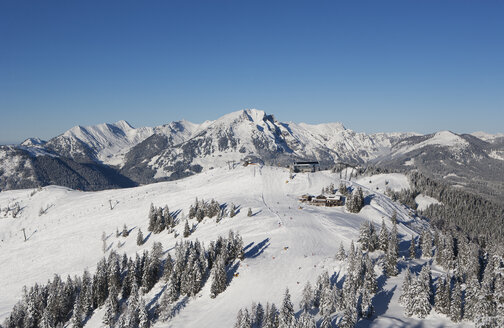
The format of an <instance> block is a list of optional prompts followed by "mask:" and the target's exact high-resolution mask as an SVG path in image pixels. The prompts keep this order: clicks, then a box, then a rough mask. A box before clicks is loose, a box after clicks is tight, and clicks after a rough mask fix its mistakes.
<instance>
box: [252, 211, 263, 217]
mask: <svg viewBox="0 0 504 328" xmlns="http://www.w3.org/2000/svg"><path fill="white" fill-rule="evenodd" d="M261 212H262V210H259V211H257V212H255V213H252V216H256V215H257V214H259V213H261Z"/></svg>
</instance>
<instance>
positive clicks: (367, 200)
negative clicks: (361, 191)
mask: <svg viewBox="0 0 504 328" xmlns="http://www.w3.org/2000/svg"><path fill="white" fill-rule="evenodd" d="M374 198H375V195H367V196H366V197H364V206H365V205H371V201H372V200H373V199H374Z"/></svg>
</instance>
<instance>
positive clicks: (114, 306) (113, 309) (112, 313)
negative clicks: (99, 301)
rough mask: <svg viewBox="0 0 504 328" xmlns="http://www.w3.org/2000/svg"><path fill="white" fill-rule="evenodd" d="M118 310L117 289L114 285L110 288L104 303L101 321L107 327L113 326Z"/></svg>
mask: <svg viewBox="0 0 504 328" xmlns="http://www.w3.org/2000/svg"><path fill="white" fill-rule="evenodd" d="M118 312H119V303H118V301H117V291H116V289H115V287H114V286H112V288H111V292H110V294H109V297H108V298H107V302H106V303H105V315H104V316H103V323H104V324H106V325H107V326H108V327H114V324H115V322H116V318H117V314H118Z"/></svg>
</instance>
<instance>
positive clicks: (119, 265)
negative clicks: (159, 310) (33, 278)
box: [4, 243, 162, 328]
mask: <svg viewBox="0 0 504 328" xmlns="http://www.w3.org/2000/svg"><path fill="white" fill-rule="evenodd" d="M161 255H162V247H161V244H159V243H155V244H154V246H153V250H152V252H151V254H149V252H147V251H146V252H144V253H143V255H142V257H140V256H138V255H137V257H136V259H135V260H133V259H131V258H129V259H128V258H127V256H126V255H123V256H122V257H121V256H119V255H118V254H117V253H116V252H113V251H112V252H111V253H110V254H109V256H108V258H103V259H102V260H100V261H99V262H98V264H97V268H96V272H95V274H94V275H93V276H91V274H90V273H89V272H88V271H87V270H86V271H84V273H83V275H82V277H77V276H76V277H74V278H73V279H72V278H70V277H67V279H66V281H63V280H62V279H61V278H60V277H59V276H58V275H55V276H54V278H53V280H52V281H49V282H48V283H47V285H42V286H40V285H38V284H35V285H34V286H33V287H31V288H30V289H29V290H28V289H26V288H24V291H25V292H24V294H23V297H22V299H21V301H19V302H18V303H17V304H16V305H15V306H14V308H13V310H12V312H11V314H10V316H9V317H8V318H7V319H6V321H5V323H4V326H5V328H35V327H60V326H61V327H62V326H63V325H64V324H66V323H67V322H69V321H70V323H71V326H72V327H77V328H79V327H82V326H83V324H84V321H85V319H86V317H88V316H89V315H91V314H92V313H93V311H94V310H95V309H97V308H99V307H102V306H104V307H105V316H104V323H105V324H107V325H109V326H112V325H114V324H115V323H116V322H118V325H117V327H127V328H130V327H142V328H145V327H148V326H149V316H148V315H147V310H146V308H145V303H143V301H142V300H141V299H140V296H139V293H140V291H141V289H142V290H143V291H144V292H146V291H148V290H150V288H152V286H153V285H154V284H155V283H156V282H157V279H158V277H159V275H160V272H161V270H162V267H161ZM121 299H124V300H125V302H124V303H123V304H124V305H123V307H122V308H120V307H119V301H120V300H121Z"/></svg>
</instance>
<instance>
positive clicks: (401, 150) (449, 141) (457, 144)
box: [393, 131, 469, 155]
mask: <svg viewBox="0 0 504 328" xmlns="http://www.w3.org/2000/svg"><path fill="white" fill-rule="evenodd" d="M426 146H439V147H450V148H452V149H454V150H461V149H464V148H466V147H467V146H469V142H467V141H466V140H464V138H462V137H460V136H458V135H457V134H455V133H453V132H451V131H439V132H436V133H434V134H432V135H431V136H430V137H429V138H428V139H426V140H424V141H422V142H419V143H416V144H412V145H404V144H403V143H400V144H399V145H397V146H396V147H397V150H396V151H395V152H394V154H393V155H397V154H406V153H409V152H411V151H413V150H416V149H421V148H423V147H426Z"/></svg>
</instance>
